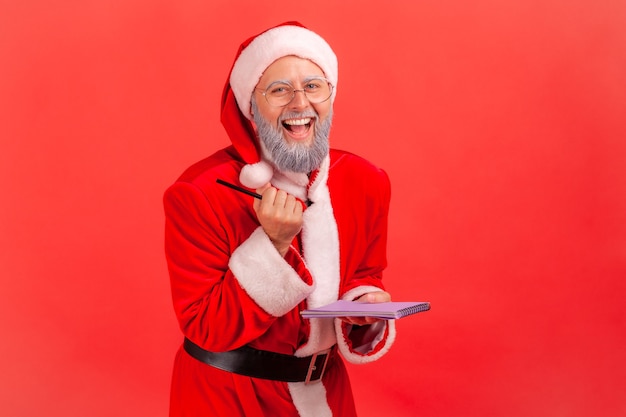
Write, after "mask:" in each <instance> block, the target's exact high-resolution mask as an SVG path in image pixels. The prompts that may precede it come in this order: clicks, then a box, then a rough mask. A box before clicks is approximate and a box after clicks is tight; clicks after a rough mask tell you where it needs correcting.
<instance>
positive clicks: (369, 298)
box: [341, 291, 391, 326]
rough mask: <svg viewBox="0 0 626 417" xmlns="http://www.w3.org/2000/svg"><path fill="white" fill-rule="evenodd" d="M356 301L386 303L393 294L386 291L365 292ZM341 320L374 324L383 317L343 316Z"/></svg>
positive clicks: (360, 324) (358, 324) (361, 324)
mask: <svg viewBox="0 0 626 417" xmlns="http://www.w3.org/2000/svg"><path fill="white" fill-rule="evenodd" d="M355 301H357V302H359V303H386V302H388V301H391V294H389V293H388V292H386V291H376V292H368V293H367V294H363V295H362V296H360V297H359V298H357V299H356V300H355ZM341 320H343V321H344V322H346V323H348V324H355V325H357V326H365V325H367V324H373V323H376V322H377V321H380V320H382V319H379V318H376V317H343V318H342V319H341Z"/></svg>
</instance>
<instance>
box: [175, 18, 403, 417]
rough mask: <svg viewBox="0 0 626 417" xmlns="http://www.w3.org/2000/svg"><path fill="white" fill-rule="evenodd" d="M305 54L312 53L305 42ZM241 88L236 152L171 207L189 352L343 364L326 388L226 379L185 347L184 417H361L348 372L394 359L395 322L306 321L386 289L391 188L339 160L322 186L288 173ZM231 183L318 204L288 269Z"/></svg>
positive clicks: (321, 173) (233, 109)
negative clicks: (245, 107)
mask: <svg viewBox="0 0 626 417" xmlns="http://www.w3.org/2000/svg"><path fill="white" fill-rule="evenodd" d="M284 27H285V26H281V27H280V28H284ZM286 28H287V30H288V31H291V32H289V33H292V32H293V33H296V34H301V33H304V35H303V36H304V37H305V39H308V38H307V37H310V36H312V35H311V34H312V32H310V31H308V30H306V29H304V28H301V27H300V26H299V24H297V23H293V24H290V25H287V26H286ZM275 29H276V28H275ZM275 29H274V30H275ZM281 30H282V29H281ZM271 31H272V30H270V31H268V32H264V34H267V33H271ZM301 31H306V32H301ZM264 34H262V35H259V36H258V37H256V38H251V40H248V41H246V43H244V45H242V48H241V49H240V53H239V57H240V58H241V53H242V52H241V51H242V50H245V48H246V47H247V46H248V45H249V44H250V43H251V42H254V40H255V39H261V41H267V38H264V37H263V36H264ZM315 36H316V35H315ZM282 38H284V36H283V37H282ZM320 39H321V38H320ZM308 40H310V39H308ZM289 42H292V43H293V42H294V41H293V36H290V37H289V40H288V41H287V43H289ZM315 42H319V40H317V38H315V40H314V42H313V43H315ZM309 44H311V42H307V45H309ZM260 45H261V46H263V43H262V42H261V44H260ZM271 45H273V48H275V49H276V50H275V52H274V53H275V55H276V56H284V55H281V54H286V53H285V50H284V48H283V49H281V47H280V46H278V47H276V46H275V45H276V41H275V40H272V41H271ZM295 45H296V47H298V48H300V47H301V42H299V41H297V40H296V41H295ZM253 46H254V45H253ZM322 46H324V45H322ZM252 50H253V51H254V48H252ZM288 53H289V51H287V54H288ZM298 55H304V56H303V57H305V58H309V59H311V60H313V61H314V62H316V63H318V65H319V66H320V67H321V68H322V69H323V70H324V71H325V74H326V75H327V76H329V74H330V77H329V79H330V78H333V76H334V80H333V81H334V82H335V83H336V66H335V67H334V68H335V69H333V67H332V65H331V66H330V67H329V65H328V63H327V62H325V61H324V59H326V58H327V57H328V54H327V52H324V53H323V54H322V55H321V57H320V54H316V52H312V53H310V54H309V55H310V56H307V53H306V52H304V53H298ZM333 57H334V55H333ZM268 59H271V58H268ZM255 62H256V61H255ZM269 63H271V61H270V62H269ZM269 63H267V64H263V65H265V66H264V67H262V70H263V69H264V68H266V67H267V65H269ZM320 63H321V64H320ZM331 63H332V60H331ZM235 67H236V65H235ZM235 69H236V68H234V69H233V72H235ZM333 71H334V72H333ZM232 75H233V74H232V73H231V78H230V82H229V83H227V85H226V88H225V90H224V95H223V101H222V121H223V124H224V126H225V128H226V130H227V132H228V134H229V136H230V138H231V141H232V145H231V146H229V147H227V148H225V149H222V150H220V151H218V152H216V153H215V154H213V155H212V156H210V157H208V158H206V159H204V160H202V161H200V162H198V163H197V164H195V165H193V166H192V167H190V168H189V169H187V170H186V171H185V173H184V174H183V175H182V176H181V177H180V178H179V179H178V180H177V181H176V182H175V183H174V184H173V185H172V186H171V187H170V188H168V190H167V191H166V192H165V196H164V207H165V214H166V228H165V249H166V256H167V262H168V268H169V272H170V279H171V288H172V297H173V304H174V310H175V313H176V316H177V318H178V321H179V323H180V328H181V330H182V332H183V334H184V336H185V337H186V338H187V339H188V340H190V341H191V342H193V343H194V344H195V345H197V346H198V347H200V348H202V349H205V350H207V351H210V352H228V351H233V350H235V349H237V348H240V347H241V346H248V347H252V348H255V349H259V350H262V351H269V352H277V353H282V354H287V355H293V356H296V357H308V356H310V355H313V354H316V353H318V352H320V351H324V350H326V349H329V348H333V347H334V346H336V347H335V349H336V350H338V351H339V353H340V355H339V354H335V355H332V356H331V357H330V359H329V362H328V364H327V368H326V370H325V372H324V374H323V377H322V379H321V380H320V381H319V382H313V383H310V384H306V383H305V382H282V381H275V380H270V379H261V378H255V377H250V376H244V375H240V374H238V373H233V372H228V371H224V370H221V369H218V368H216V367H213V366H211V365H208V364H206V363H204V362H201V361H199V360H197V359H196V358H194V357H192V356H190V355H189V354H188V353H187V351H185V349H183V348H182V347H181V349H180V350H179V352H178V353H177V355H176V358H175V364H174V372H173V378H172V391H171V393H172V394H171V405H170V416H177V417H178V416H181V417H182V416H229V417H232V416H246V417H257V416H259V417H260V416H275V417H280V416H285V417H287V416H289V417H295V416H300V417H331V416H342V417H350V416H355V415H356V412H355V407H354V401H353V398H352V392H351V388H350V382H349V378H348V375H347V372H346V369H345V367H344V364H343V359H345V360H347V361H349V362H352V363H366V362H371V361H374V360H376V359H378V358H380V357H381V356H382V355H384V354H385V353H386V352H387V351H388V350H389V348H390V346H391V344H392V343H393V340H394V338H395V326H394V322H393V321H381V322H378V323H376V324H374V325H370V326H361V327H353V326H350V325H347V324H345V323H344V322H342V321H341V320H339V319H310V320H309V319H303V318H302V317H301V315H300V312H301V311H302V310H303V309H305V308H311V307H317V306H321V305H324V304H327V303H330V302H332V301H335V300H337V299H349V300H352V299H356V298H358V297H359V296H361V295H363V294H365V293H368V292H372V291H378V290H381V289H384V287H383V284H382V282H381V279H382V273H383V270H384V268H385V266H386V237H387V215H388V208H389V197H390V185H389V180H388V177H387V175H386V174H385V172H384V171H382V170H380V169H378V168H377V167H375V166H374V165H372V164H371V163H369V162H367V161H366V160H364V159H362V158H360V157H358V156H356V155H353V154H350V153H347V152H344V151H339V150H331V151H330V153H329V155H328V156H327V157H326V158H325V160H324V161H323V163H322V165H321V166H320V168H319V169H318V170H317V171H315V172H313V173H312V174H311V175H310V176H309V175H307V174H300V173H293V172H280V171H278V170H276V169H274V168H273V165H272V164H271V163H269V162H268V161H267V158H266V157H264V156H263V155H264V152H263V151H262V150H261V149H260V148H259V145H258V141H257V140H256V138H255V137H254V133H253V130H252V125H251V124H250V122H249V120H248V116H247V113H243V112H242V111H241V105H238V102H237V99H236V95H237V92H233V89H236V87H235V86H239V85H240V84H238V83H237V81H236V80H235V81H233V76H232ZM255 84H256V83H255ZM248 97H249V96H248ZM217 179H222V180H225V181H228V182H231V183H235V184H242V185H244V186H246V187H249V188H251V189H254V188H257V187H259V186H261V185H264V184H266V183H267V182H270V183H271V184H272V185H273V186H274V187H276V188H279V189H283V190H285V191H287V192H288V193H290V194H293V195H295V196H296V197H298V198H300V199H301V200H302V201H309V202H311V203H312V204H311V205H310V206H309V207H307V208H306V210H305V211H304V213H303V227H302V231H301V233H300V234H299V235H298V236H297V237H296V239H294V241H293V244H292V245H291V247H290V249H289V251H288V253H287V254H286V256H285V257H282V256H280V254H279V253H278V251H277V250H276V249H275V247H274V245H273V244H272V242H271V241H270V240H269V238H268V236H267V235H266V234H265V232H264V231H263V229H262V227H261V226H260V225H259V222H258V221H257V219H256V215H255V212H254V209H253V201H252V199H253V198H252V197H250V196H248V195H245V194H242V193H239V192H236V191H234V190H232V189H230V188H227V187H224V186H221V185H219V184H217V183H216V180H217ZM342 358H343V359H342Z"/></svg>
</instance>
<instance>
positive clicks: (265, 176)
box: [239, 161, 274, 189]
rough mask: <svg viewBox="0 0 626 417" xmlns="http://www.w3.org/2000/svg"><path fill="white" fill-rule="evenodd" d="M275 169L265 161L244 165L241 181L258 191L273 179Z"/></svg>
mask: <svg viewBox="0 0 626 417" xmlns="http://www.w3.org/2000/svg"><path fill="white" fill-rule="evenodd" d="M272 175H274V169H273V168H272V166H271V165H270V164H268V163H267V162H265V161H259V162H257V163H256V164H248V165H244V166H243V168H241V172H240V173H239V181H241V183H242V184H243V185H245V186H246V187H249V188H254V189H257V188H259V187H262V186H264V185H265V184H267V183H268V182H270V180H271V179H272Z"/></svg>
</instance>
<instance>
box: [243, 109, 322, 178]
mask: <svg viewBox="0 0 626 417" xmlns="http://www.w3.org/2000/svg"><path fill="white" fill-rule="evenodd" d="M252 111H253V115H254V116H253V117H254V123H255V124H256V127H257V134H258V136H259V139H260V140H261V142H262V143H263V145H265V149H266V150H267V152H268V153H269V155H267V156H269V158H270V159H271V162H272V163H273V164H274V166H275V167H276V168H278V170H279V171H283V172H285V171H291V172H300V173H305V174H308V173H309V172H311V171H314V170H316V169H317V168H319V167H320V165H321V164H322V161H323V160H324V158H325V157H326V155H328V149H329V145H328V136H329V135H330V126H331V125H332V118H333V117H332V116H333V114H332V109H331V110H330V112H329V113H328V116H327V117H326V119H324V121H320V120H319V117H318V115H317V113H315V112H314V111H313V110H307V111H304V112H302V113H294V112H291V113H286V114H283V115H282V116H281V117H280V119H279V120H278V123H279V124H280V123H281V122H282V121H283V120H285V119H297V118H303V117H315V118H316V122H315V132H314V134H313V142H312V143H311V144H310V145H307V144H303V143H287V141H286V140H285V138H284V137H283V132H282V129H281V128H280V127H278V126H276V127H274V126H272V125H271V124H270V123H269V122H268V121H267V120H265V119H264V118H263V116H261V115H260V114H259V110H258V107H257V105H256V101H255V100H254V99H253V100H252Z"/></svg>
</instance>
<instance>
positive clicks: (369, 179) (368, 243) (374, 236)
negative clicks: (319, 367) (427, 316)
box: [335, 161, 396, 363]
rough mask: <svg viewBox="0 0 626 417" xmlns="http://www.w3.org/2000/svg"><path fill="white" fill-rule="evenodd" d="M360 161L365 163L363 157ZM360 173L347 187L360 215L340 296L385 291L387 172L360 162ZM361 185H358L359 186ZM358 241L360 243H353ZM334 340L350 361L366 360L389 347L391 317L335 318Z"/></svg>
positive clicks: (346, 297) (392, 326)
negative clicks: (352, 321)
mask: <svg viewBox="0 0 626 417" xmlns="http://www.w3.org/2000/svg"><path fill="white" fill-rule="evenodd" d="M361 163H362V164H367V163H366V162H364V161H362V162H361ZM360 168H361V169H360V170H357V169H353V170H352V171H354V172H360V177H359V178H358V179H357V178H353V179H352V182H351V184H352V185H353V187H352V188H351V190H350V191H349V192H350V193H351V194H350V195H349V200H350V202H351V207H354V208H355V210H358V211H355V212H354V214H353V216H362V218H361V222H360V224H362V225H363V227H362V228H361V229H360V230H359V232H358V233H361V234H359V235H358V238H356V239H354V241H353V244H352V246H351V249H352V250H351V253H353V254H358V257H352V258H351V259H350V260H349V261H348V263H350V264H351V265H353V266H352V268H353V269H352V270H351V274H350V276H349V277H348V279H347V280H346V281H345V282H344V283H343V285H342V289H341V294H340V298H341V299H344V300H356V299H357V298H359V297H361V296H362V295H364V294H367V293H370V292H376V291H384V289H385V287H384V286H383V283H382V276H383V270H384V269H385V267H386V266H387V258H386V257H387V254H386V253H387V252H386V247H387V228H388V226H387V224H388V213H389V203H390V196H391V186H390V182H389V177H388V176H387V174H386V173H385V172H384V171H383V170H381V169H378V168H375V167H372V166H370V165H369V164H367V166H361V167H360ZM359 185H360V186H359ZM355 242H360V244H355ZM335 332H336V335H337V344H338V347H339V350H340V351H341V353H342V355H343V356H344V357H345V358H346V360H348V361H349V362H352V363H367V362H372V361H375V360H377V359H379V358H380V357H381V356H383V355H384V354H385V353H387V352H388V351H389V349H390V348H391V345H392V344H393V342H394V340H395V337H396V328H395V321H394V320H386V321H385V320H381V321H379V322H377V323H375V324H372V325H367V326H352V325H349V324H346V323H345V322H343V321H341V320H340V319H336V320H335Z"/></svg>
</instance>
